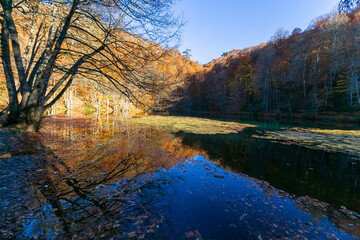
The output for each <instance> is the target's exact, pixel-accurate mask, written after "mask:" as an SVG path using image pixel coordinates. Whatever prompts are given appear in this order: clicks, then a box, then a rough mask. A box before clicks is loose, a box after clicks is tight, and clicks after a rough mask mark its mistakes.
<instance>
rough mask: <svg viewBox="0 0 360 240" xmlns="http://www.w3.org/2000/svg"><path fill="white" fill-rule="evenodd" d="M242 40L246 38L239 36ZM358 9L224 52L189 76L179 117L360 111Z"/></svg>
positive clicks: (179, 109)
mask: <svg viewBox="0 0 360 240" xmlns="http://www.w3.org/2000/svg"><path fill="white" fill-rule="evenodd" d="M244 37H246V36H244ZM359 46H360V9H356V10H354V11H352V12H350V13H342V14H339V13H336V14H335V13H334V14H329V15H326V16H323V17H320V18H318V19H317V20H315V21H314V22H313V23H312V24H311V25H310V26H309V27H308V29H306V30H305V31H302V30H301V29H298V28H296V29H294V30H293V32H292V33H291V34H288V33H287V32H285V31H283V30H279V31H278V32H277V33H276V34H275V35H274V37H273V38H272V39H271V41H270V42H268V43H265V44H262V45H259V46H256V47H251V48H248V49H244V50H233V51H231V52H229V53H224V54H223V56H222V57H220V58H219V59H216V60H213V61H212V62H211V63H209V64H207V65H206V66H205V69H207V70H206V71H205V72H202V73H198V74H196V75H194V76H192V78H191V86H190V87H189V90H188V93H187V96H186V98H184V99H183V101H182V102H181V104H179V105H178V106H177V111H178V112H180V113H189V112H194V111H195V112H198V111H201V112H213V113H239V112H252V113H256V112H257V113H259V112H260V113H265V114H266V113H268V114H275V115H286V116H292V115H293V114H294V113H297V114H305V115H309V116H310V115H311V116H316V115H317V114H319V113H328V112H334V113H336V112H349V113H350V112H355V111H359V107H360V89H359V76H360V72H359V71H360V65H359V64H360V62H359V56H360V55H359V54H360V51H359V50H360V49H359Z"/></svg>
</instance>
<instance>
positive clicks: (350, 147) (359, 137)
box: [254, 128, 360, 157]
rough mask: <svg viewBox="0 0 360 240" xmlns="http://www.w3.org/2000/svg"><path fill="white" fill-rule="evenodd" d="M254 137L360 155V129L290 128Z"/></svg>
mask: <svg viewBox="0 0 360 240" xmlns="http://www.w3.org/2000/svg"><path fill="white" fill-rule="evenodd" d="M254 137H258V138H263V139H269V140H273V141H275V142H277V141H280V142H281V143H287V144H299V145H302V146H306V147H309V148H312V149H321V150H325V151H329V152H342V153H348V154H351V155H356V156H358V157H360V130H338V129H336V130H329V129H305V128H290V129H288V130H280V131H266V132H265V133H264V135H254Z"/></svg>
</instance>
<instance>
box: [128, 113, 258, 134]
mask: <svg viewBox="0 0 360 240" xmlns="http://www.w3.org/2000/svg"><path fill="white" fill-rule="evenodd" d="M132 122H134V123H138V124H146V125H150V126H153V127H157V128H162V129H165V130H169V131H172V132H178V131H183V132H187V133H195V134H229V133H237V132H240V131H242V130H243V129H244V128H247V127H257V126H256V125H250V124H243V123H237V122H225V121H218V120H210V119H204V118H194V117H173V116H146V117H137V118H133V119H132Z"/></svg>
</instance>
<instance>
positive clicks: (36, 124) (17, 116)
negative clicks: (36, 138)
mask: <svg viewBox="0 0 360 240" xmlns="http://www.w3.org/2000/svg"><path fill="white" fill-rule="evenodd" d="M44 111H45V108H44V107H38V106H27V107H26V108H24V109H12V108H9V115H8V117H7V119H6V121H5V123H4V126H13V127H15V128H17V129H20V130H23V131H31V132H34V131H38V130H39V128H40V124H41V120H42V118H43V115H44Z"/></svg>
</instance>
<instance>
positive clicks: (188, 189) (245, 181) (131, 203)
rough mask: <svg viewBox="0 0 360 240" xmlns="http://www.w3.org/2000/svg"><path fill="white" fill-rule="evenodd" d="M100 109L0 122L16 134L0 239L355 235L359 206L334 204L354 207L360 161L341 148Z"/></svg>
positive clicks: (1, 196)
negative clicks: (180, 126) (85, 114)
mask: <svg viewBox="0 0 360 240" xmlns="http://www.w3.org/2000/svg"><path fill="white" fill-rule="evenodd" d="M100 120H101V119H100ZM100 120H95V121H94V122H89V120H85V119H78V120H77V119H62V118H54V119H49V120H47V121H48V122H47V123H46V125H45V127H44V128H43V129H42V130H41V132H40V133H37V134H31V135H25V137H26V139H24V143H21V142H19V141H15V140H19V139H20V138H19V137H15V138H14V139H12V138H9V136H6V133H5V132H1V131H0V140H1V141H3V140H4V139H8V141H9V142H13V144H5V145H1V144H0V157H1V156H3V157H4V158H3V159H1V161H0V238H17V239H33V238H34V239H36V238H37V239H54V238H57V239H101V238H102V239H111V238H113V239H184V238H190V239H196V238H198V239H202V238H204V239H234V238H235V239H236V238H240V237H241V238H242V239H254V238H255V239H260V238H261V239H277V238H283V239H306V238H307V239H324V238H329V239H335V238H338V239H358V238H359V237H360V231H359V229H360V228H359V226H360V224H359V222H360V215H359V214H357V213H356V212H351V211H349V210H347V209H345V207H343V208H340V206H342V205H344V206H346V207H348V208H350V207H349V206H355V207H356V206H358V200H357V199H355V198H354V196H358V194H359V191H358V190H357V189H358V186H357V185H355V186H352V185H351V183H352V182H354V181H355V183H356V182H357V179H358V174H357V173H358V167H355V166H354V167H352V168H351V169H353V168H354V169H353V170H351V169H350V168H348V165H349V164H350V163H348V165H344V166H347V167H346V168H344V169H343V170H342V169H341V168H339V167H337V166H338V165H337V164H340V165H342V164H343V163H342V161H343V160H344V159H345V160H346V159H348V158H343V157H342V156H340V155H339V156H340V157H341V158H339V159H338V158H337V157H339V156H337V155H336V156H337V157H336V156H335V155H334V156H335V157H336V158H335V159H333V158H332V156H333V155H330V156H328V154H325V153H322V152H319V151H314V150H308V149H306V148H303V147H297V146H287V145H283V144H275V143H271V142H269V141H265V140H257V139H253V138H252V137H251V136H252V133H251V132H247V131H246V130H245V131H243V132H242V133H240V134H236V135H226V136H221V135H220V136H218V135H216V136H207V135H189V134H184V133H178V134H176V136H175V135H174V134H171V133H169V132H164V131H161V130H157V129H153V128H149V127H140V126H136V125H131V124H127V123H126V122H121V121H103V122H101V121H100ZM4 134H5V135H4ZM0 143H2V142H0ZM13 145H15V146H22V149H16V148H14V149H12V146H13ZM4 146H5V147H4ZM9 153H11V154H9ZM1 154H2V155H1ZM292 154H295V157H294V156H293V155H292ZM319 154H320V155H319ZM200 155H201V156H203V157H201V156H200ZM193 156H196V157H193ZM319 156H321V158H319ZM185 159H186V161H185ZM319 161H320V163H321V164H320V163H319ZM317 163H319V164H320V165H319V166H318V167H317V165H318V164H317ZM324 163H327V164H324ZM330 163H334V164H330ZM335 163H336V164H335ZM322 166H324V167H322ZM310 167H311V168H312V170H311V172H313V173H309V174H308V173H307V172H308V171H310V170H309V168H310ZM4 169H5V170H4ZM349 169H350V170H351V171H348V170H349ZM25 170H28V171H27V172H26V171H25ZM343 173H346V175H347V176H343V177H342V178H340V177H339V178H338V177H337V176H340V175H344V174H343ZM6 181H8V182H6ZM345 185H346V186H347V187H346V186H345ZM3 186H5V187H7V189H6V188H3ZM338 186H339V187H338ZM341 186H342V187H341ZM345 187H346V188H345ZM334 189H335V190H336V191H338V192H339V193H343V192H346V191H347V190H346V189H350V190H351V192H352V193H353V194H350V195H351V196H350V197H341V198H333V197H332V196H335V195H336V194H333V193H331V191H333V190H334ZM315 190H316V191H315ZM11 191H13V192H11ZM301 196H303V197H301ZM308 196H309V197H308ZM316 199H319V200H320V201H319V200H316ZM333 199H335V200H336V201H333ZM321 201H323V202H321ZM337 201H339V203H341V205H340V206H337V205H336V204H334V203H336V202H337ZM325 202H327V203H325ZM350 209H351V208H350Z"/></svg>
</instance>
